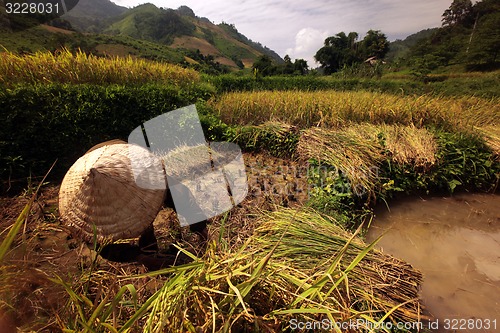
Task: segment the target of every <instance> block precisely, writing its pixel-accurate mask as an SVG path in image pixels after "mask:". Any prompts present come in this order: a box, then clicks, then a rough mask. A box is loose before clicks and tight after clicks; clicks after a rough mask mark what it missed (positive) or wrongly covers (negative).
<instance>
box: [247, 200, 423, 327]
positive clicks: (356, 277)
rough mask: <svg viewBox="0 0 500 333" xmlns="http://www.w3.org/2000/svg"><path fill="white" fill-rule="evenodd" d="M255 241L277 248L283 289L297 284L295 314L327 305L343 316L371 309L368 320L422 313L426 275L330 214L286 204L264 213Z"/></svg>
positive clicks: (265, 249) (264, 248)
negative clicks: (424, 278)
mask: <svg viewBox="0 0 500 333" xmlns="http://www.w3.org/2000/svg"><path fill="white" fill-rule="evenodd" d="M254 241H255V243H254V244H253V245H254V246H257V247H259V248H260V249H261V251H263V252H264V253H266V252H268V251H271V250H273V251H274V253H273V257H272V258H273V261H272V262H271V263H270V266H273V267H274V268H275V269H276V272H275V274H273V280H274V281H273V282H274V283H275V284H276V285H280V286H282V287H283V288H284V289H288V290H292V288H297V289H296V294H295V295H296V297H295V299H294V300H293V302H292V303H291V304H289V306H288V308H296V309H297V310H296V311H297V313H298V312H300V310H303V311H304V313H306V312H307V311H306V309H317V310H319V309H322V308H323V309H324V310H326V309H330V311H334V312H337V313H339V314H342V317H343V318H342V319H343V320H346V319H347V318H352V317H355V318H356V317H357V318H364V315H365V314H368V313H369V314H370V315H369V316H370V319H368V318H365V319H367V320H368V321H370V320H371V319H373V318H390V319H392V320H399V321H416V320H418V319H420V318H421V306H420V303H419V296H418V293H419V288H420V285H421V283H422V274H421V273H420V272H419V271H418V270H416V269H415V268H413V267H412V266H411V265H410V264H408V263H406V262H404V261H402V260H399V259H396V258H394V257H392V256H390V255H387V254H384V253H382V252H380V251H378V250H375V249H374V246H375V245H376V241H375V242H374V243H372V244H369V245H367V244H365V243H364V242H363V241H362V240H361V239H360V238H359V237H357V236H356V235H353V234H351V233H349V232H347V231H345V230H343V229H342V227H340V225H339V223H336V222H335V220H334V219H333V218H332V217H328V216H325V215H320V214H319V213H317V212H315V211H312V210H301V211H295V210H291V209H282V210H279V211H276V212H273V213H270V214H266V215H265V222H264V223H263V224H262V225H261V226H260V227H259V228H258V229H257V231H256V236H255V238H254ZM291 285H292V286H293V287H291ZM342 312H343V313H342ZM277 313H286V310H281V311H277ZM311 313H314V311H312V312H311ZM319 313H320V311H318V313H316V314H319ZM326 314H327V313H326Z"/></svg>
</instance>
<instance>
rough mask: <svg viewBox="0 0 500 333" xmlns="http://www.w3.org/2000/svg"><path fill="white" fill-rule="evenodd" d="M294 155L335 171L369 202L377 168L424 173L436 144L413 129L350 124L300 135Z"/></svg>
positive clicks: (424, 132) (377, 181)
mask: <svg viewBox="0 0 500 333" xmlns="http://www.w3.org/2000/svg"><path fill="white" fill-rule="evenodd" d="M298 152H299V155H301V156H302V157H303V158H304V159H314V160H316V161H318V162H319V163H320V164H326V165H329V166H332V167H335V168H337V171H338V172H341V173H342V174H344V175H345V176H346V177H347V179H349V182H350V184H351V187H352V189H353V191H354V193H357V194H363V193H368V198H369V199H370V198H371V197H373V196H374V195H375V192H376V189H377V186H378V185H380V179H379V172H378V170H379V169H378V167H379V165H380V163H381V162H382V161H383V160H391V161H392V162H394V163H398V164H409V165H412V166H413V167H415V168H418V169H420V170H423V171H427V170H429V169H430V168H431V167H432V166H433V165H434V164H435V162H436V152H437V144H436V140H435V138H434V136H433V135H432V133H430V132H429V131H428V130H426V129H425V128H417V127H415V126H413V125H410V126H402V125H387V124H381V125H373V124H351V125H350V126H347V127H344V128H340V129H324V128H310V129H308V130H306V131H304V132H303V134H302V136H301V137H300V140H299V145H298Z"/></svg>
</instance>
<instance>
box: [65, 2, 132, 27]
mask: <svg viewBox="0 0 500 333" xmlns="http://www.w3.org/2000/svg"><path fill="white" fill-rule="evenodd" d="M127 10H128V8H126V7H122V6H118V5H116V4H115V3H113V2H111V1H110V0H79V1H78V4H77V5H76V6H75V8H73V9H72V10H71V11H70V12H69V13H67V14H65V15H63V19H65V20H67V21H69V22H71V25H72V26H73V27H74V28H75V29H76V30H78V31H85V32H100V31H101V30H102V29H103V28H104V27H105V26H106V25H107V24H108V21H107V20H108V19H110V18H112V17H116V16H118V15H120V14H123V13H124V12H126V11H127Z"/></svg>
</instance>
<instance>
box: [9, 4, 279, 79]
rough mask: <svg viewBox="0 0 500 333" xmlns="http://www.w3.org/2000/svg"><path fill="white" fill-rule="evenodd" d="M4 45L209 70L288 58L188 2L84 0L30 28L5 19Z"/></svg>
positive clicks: (246, 65)
mask: <svg viewBox="0 0 500 333" xmlns="http://www.w3.org/2000/svg"><path fill="white" fill-rule="evenodd" d="M0 23H1V22H0ZM0 45H1V46H3V47H4V48H6V49H7V50H10V51H14V52H34V51H38V50H51V51H52V50H55V49H58V48H61V47H66V48H68V49H70V50H76V49H82V50H84V51H85V52H90V53H95V54H98V55H112V56H126V55H131V56H133V57H141V58H147V59H153V60H158V61H169V62H174V63H180V64H183V65H185V66H188V67H193V68H195V69H198V70H201V71H204V72H209V73H219V72H225V71H228V70H238V69H242V68H250V67H251V66H252V65H253V63H254V62H255V61H256V59H257V58H259V57H260V56H262V55H264V54H265V55H268V56H270V57H271V58H273V59H275V61H276V62H278V63H280V62H283V60H282V59H281V57H280V56H279V55H278V54H277V53H276V52H274V51H272V50H270V49H269V48H267V47H265V46H263V45H261V44H260V43H257V42H254V41H252V40H250V39H248V38H247V37H245V36H244V35H242V34H241V33H239V32H238V30H236V27H235V26H234V25H230V24H226V23H222V24H219V25H216V24H213V23H212V22H211V21H210V20H209V19H208V18H204V17H197V16H196V15H195V13H194V12H193V10H192V9H191V8H189V7H187V6H181V7H179V8H178V9H168V8H158V7H156V6H155V5H153V4H143V5H139V6H137V7H134V8H131V9H129V8H125V7H122V6H118V5H116V4H114V3H113V2H111V1H109V0H80V2H79V3H78V4H77V6H76V7H75V8H74V9H73V10H71V11H70V12H69V13H67V14H65V15H63V16H62V17H61V18H60V19H57V20H54V21H52V22H49V23H48V25H41V26H38V27H35V28H32V29H30V30H26V31H20V32H12V31H9V30H8V28H1V24H0Z"/></svg>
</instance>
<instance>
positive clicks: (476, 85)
mask: <svg viewBox="0 0 500 333" xmlns="http://www.w3.org/2000/svg"><path fill="white" fill-rule="evenodd" d="M203 78H204V80H205V81H208V82H210V83H211V84H212V85H214V86H215V87H216V88H217V91H218V92H219V93H225V92H234V91H239V92H243V91H266V90H300V91H323V90H337V91H358V90H364V91H372V92H387V93H391V94H402V95H423V94H431V95H435V96H470V95H474V96H476V97H483V98H494V97H496V98H498V97H500V93H499V92H498V86H499V85H500V73H499V72H498V71H496V72H492V73H462V74H461V75H458V74H441V75H430V76H429V77H417V76H415V75H411V74H405V75H391V74H387V75H384V76H383V78H382V79H376V78H372V79H370V78H356V77H342V74H340V75H337V76H319V75H318V76H314V75H309V76H271V77H262V78H255V77H253V76H250V75H247V76H236V75H230V74H228V75H220V76H215V77H214V76H204V77H203Z"/></svg>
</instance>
